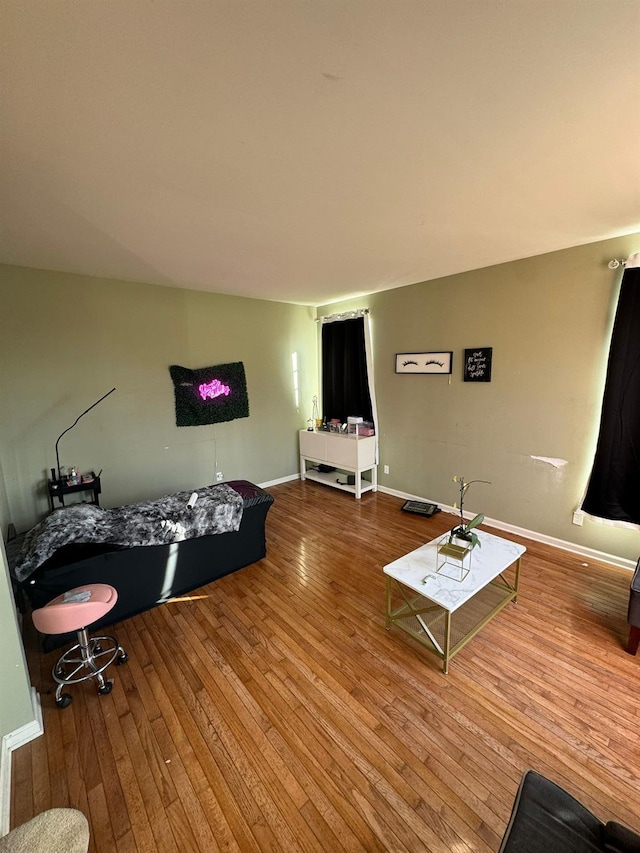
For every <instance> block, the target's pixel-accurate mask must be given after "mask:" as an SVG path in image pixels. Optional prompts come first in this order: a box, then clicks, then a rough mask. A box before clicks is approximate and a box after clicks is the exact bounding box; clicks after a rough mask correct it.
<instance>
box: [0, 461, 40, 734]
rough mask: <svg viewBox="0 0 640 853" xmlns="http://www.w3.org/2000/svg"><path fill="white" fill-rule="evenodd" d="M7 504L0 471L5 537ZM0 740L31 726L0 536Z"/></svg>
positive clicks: (1, 522)
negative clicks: (29, 724)
mask: <svg viewBox="0 0 640 853" xmlns="http://www.w3.org/2000/svg"><path fill="white" fill-rule="evenodd" d="M7 519H8V504H7V495H6V491H5V488H4V479H3V477H2V468H1V467H0V530H2V531H3V532H4V535H6V531H7V526H8V520H7ZM0 650H1V651H0V740H1V739H2V738H3V737H4V736H5V735H8V734H10V733H11V732H14V731H16V730H17V729H19V728H22V726H26V725H27V724H28V723H31V722H33V719H34V716H33V704H32V701H31V685H30V684H29V675H28V672H27V664H26V660H25V656H24V650H23V647H22V640H21V638H20V629H19V625H18V617H17V613H16V608H15V605H14V603H13V593H12V591H11V580H10V578H9V570H8V568H7V561H6V554H5V550H4V541H3V537H2V536H0Z"/></svg>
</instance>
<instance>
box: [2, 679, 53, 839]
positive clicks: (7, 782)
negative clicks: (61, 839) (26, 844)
mask: <svg viewBox="0 0 640 853" xmlns="http://www.w3.org/2000/svg"><path fill="white" fill-rule="evenodd" d="M31 704H32V706H33V717H34V719H33V720H32V721H31V722H30V723H26V724H25V725H24V726H20V728H19V729H16V730H15V731H13V732H9V734H6V735H5V736H4V737H3V738H2V741H0V836H3V835H6V834H7V832H9V827H10V825H11V753H12V752H13V750H14V749H18V747H20V746H24V744H25V743H29V741H30V740H34V739H35V738H37V737H40V735H41V734H44V726H43V724H42V708H41V707H40V696H39V694H38V692H37V691H36V689H35V687H32V688H31Z"/></svg>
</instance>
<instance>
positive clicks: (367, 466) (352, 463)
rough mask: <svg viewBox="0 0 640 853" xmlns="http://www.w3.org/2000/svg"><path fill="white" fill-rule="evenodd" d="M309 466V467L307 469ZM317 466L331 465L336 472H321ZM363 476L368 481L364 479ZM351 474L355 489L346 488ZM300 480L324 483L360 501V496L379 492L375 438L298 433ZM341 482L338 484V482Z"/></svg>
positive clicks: (330, 433)
mask: <svg viewBox="0 0 640 853" xmlns="http://www.w3.org/2000/svg"><path fill="white" fill-rule="evenodd" d="M309 464H310V466H311V467H307V466H308V465H309ZM318 465H330V466H331V467H332V468H335V469H336V470H335V471H330V472H322V471H318V470H317V466H318ZM366 472H371V473H370V474H369V477H370V479H367V478H365V477H363V476H362V475H363V474H365V473H366ZM347 474H353V476H354V478H355V483H354V485H352V486H351V485H348V484H347V482H346V480H347ZM300 479H301V480H313V481H314V482H316V483H324V485H326V486H332V487H333V488H334V489H341V490H342V491H344V492H351V493H352V494H353V495H355V496H356V498H357V499H359V498H360V496H361V495H362V493H363V492H369V491H374V492H375V491H377V490H378V468H377V465H376V437H375V435H368V436H355V435H339V434H337V433H332V432H323V431H318V432H316V431H313V432H312V431H310V430H305V429H303V430H300ZM339 480H340V481H342V482H338V481H339Z"/></svg>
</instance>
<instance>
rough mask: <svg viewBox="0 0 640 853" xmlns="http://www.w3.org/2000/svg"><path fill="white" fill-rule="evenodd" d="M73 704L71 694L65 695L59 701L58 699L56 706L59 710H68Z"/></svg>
mask: <svg viewBox="0 0 640 853" xmlns="http://www.w3.org/2000/svg"><path fill="white" fill-rule="evenodd" d="M70 704H71V694H70V693H63V694H62V696H61V697H60V698H59V699H56V705H57V706H58V708H68V707H69V705H70Z"/></svg>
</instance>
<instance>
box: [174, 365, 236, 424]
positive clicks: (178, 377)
mask: <svg viewBox="0 0 640 853" xmlns="http://www.w3.org/2000/svg"><path fill="white" fill-rule="evenodd" d="M169 373H170V374H171V379H172V380H173V388H174V393H175V400H176V426H179V427H181V426H205V425H206V424H218V423H223V422H224V421H233V420H236V418H248V417H249V396H248V393H247V380H246V377H245V372H244V364H243V363H242V362H241V361H234V362H232V363H230V364H216V365H215V366H214V367H200V368H196V369H195V370H190V369H189V368H188V367H181V366H180V365H179V364H172V365H171V367H170V368H169Z"/></svg>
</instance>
